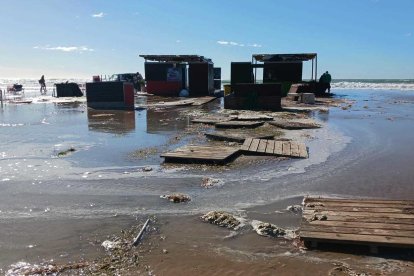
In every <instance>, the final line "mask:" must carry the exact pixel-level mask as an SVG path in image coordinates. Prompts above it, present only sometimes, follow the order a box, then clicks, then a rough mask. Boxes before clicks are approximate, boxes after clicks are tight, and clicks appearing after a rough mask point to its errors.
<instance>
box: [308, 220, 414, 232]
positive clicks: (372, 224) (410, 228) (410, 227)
mask: <svg viewBox="0 0 414 276" xmlns="http://www.w3.org/2000/svg"><path fill="white" fill-rule="evenodd" d="M307 225H311V226H338V227H354V228H374V229H388V230H406V231H414V225H410V224H398V223H375V222H365V221H363V222H361V221H356V222H346V221H331V220H314V221H310V222H308V221H302V226H305V227H306V226H307Z"/></svg>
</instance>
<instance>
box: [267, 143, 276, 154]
mask: <svg viewBox="0 0 414 276" xmlns="http://www.w3.org/2000/svg"><path fill="white" fill-rule="evenodd" d="M274 149H275V141H273V140H268V141H267V147H266V153H268V154H273V151H274Z"/></svg>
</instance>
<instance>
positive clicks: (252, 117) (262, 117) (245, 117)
mask: <svg viewBox="0 0 414 276" xmlns="http://www.w3.org/2000/svg"><path fill="white" fill-rule="evenodd" d="M231 118H232V119H233V120H237V121H272V120H273V117H271V116H267V115H235V116H231Z"/></svg>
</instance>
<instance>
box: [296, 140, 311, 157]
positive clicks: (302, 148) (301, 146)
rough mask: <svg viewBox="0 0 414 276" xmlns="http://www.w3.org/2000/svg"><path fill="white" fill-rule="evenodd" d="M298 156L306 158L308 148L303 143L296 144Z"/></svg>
mask: <svg viewBox="0 0 414 276" xmlns="http://www.w3.org/2000/svg"><path fill="white" fill-rule="evenodd" d="M298 150H299V156H300V157H302V158H308V157H309V155H308V149H307V148H306V146H305V144H302V143H299V144H298Z"/></svg>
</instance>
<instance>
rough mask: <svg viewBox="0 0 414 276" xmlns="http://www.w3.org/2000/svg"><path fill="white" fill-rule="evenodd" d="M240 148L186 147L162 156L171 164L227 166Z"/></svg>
mask: <svg viewBox="0 0 414 276" xmlns="http://www.w3.org/2000/svg"><path fill="white" fill-rule="evenodd" d="M239 150H240V149H239V148H232V147H224V146H184V147H182V148H178V149H176V150H174V151H171V152H167V153H164V154H162V155H161V157H164V158H165V162H167V163H169V162H171V163H214V164H225V163H227V162H230V161H232V160H233V159H234V158H235V157H236V156H237V153H238V152H239Z"/></svg>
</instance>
